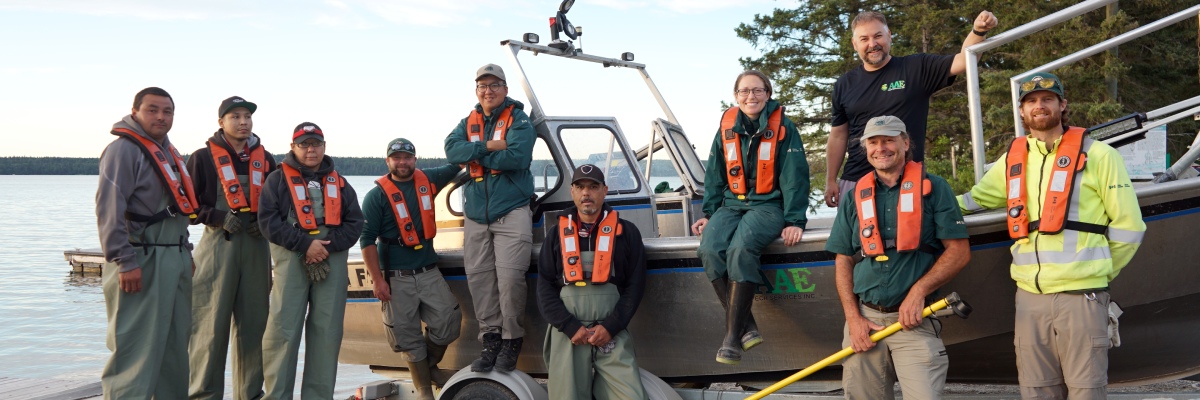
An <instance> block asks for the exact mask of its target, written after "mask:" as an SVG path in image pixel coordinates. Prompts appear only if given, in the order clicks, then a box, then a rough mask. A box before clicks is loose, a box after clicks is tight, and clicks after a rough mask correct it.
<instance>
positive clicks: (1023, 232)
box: [1005, 126, 1107, 243]
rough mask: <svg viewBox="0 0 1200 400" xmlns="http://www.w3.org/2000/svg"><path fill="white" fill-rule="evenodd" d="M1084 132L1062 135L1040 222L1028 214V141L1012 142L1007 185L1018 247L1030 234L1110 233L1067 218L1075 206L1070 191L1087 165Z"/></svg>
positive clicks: (1010, 223) (1021, 138)
mask: <svg viewBox="0 0 1200 400" xmlns="http://www.w3.org/2000/svg"><path fill="white" fill-rule="evenodd" d="M1085 132H1086V130H1085V129H1083V128H1080V127H1077V126H1072V127H1070V128H1069V129H1067V131H1066V132H1064V133H1063V136H1062V139H1061V140H1059V142H1058V149H1057V150H1056V151H1055V159H1054V167H1053V168H1052V169H1051V170H1050V185H1049V186H1048V187H1047V188H1046V192H1045V193H1044V194H1045V201H1044V202H1043V203H1042V208H1041V214H1042V215H1041V218H1039V219H1038V220H1036V221H1030V220H1029V210H1028V207H1027V206H1026V204H1027V202H1028V194H1027V192H1026V186H1025V185H1026V184H1027V182H1025V181H1024V178H1025V172H1027V168H1025V162H1026V161H1027V160H1028V157H1029V145H1028V142H1029V140H1028V137H1026V136H1019V137H1017V138H1015V139H1013V141H1012V144H1011V145H1009V147H1008V155H1007V156H1006V157H1005V164H1007V167H1008V170H1007V171H1006V180H1007V183H1008V227H1009V229H1008V236H1009V237H1010V238H1013V239H1017V242H1018V243H1027V242H1028V241H1029V232H1030V231H1033V230H1036V231H1038V232H1041V233H1043V234H1047V235H1055V234H1058V233H1062V231H1063V230H1064V229H1071V230H1077V231H1083V232H1092V233H1097V234H1101V235H1103V234H1104V233H1105V231H1106V230H1107V227H1106V226H1104V225H1098V224H1091V223H1085V222H1079V221H1068V220H1067V215H1068V214H1069V213H1070V211H1071V207H1076V206H1078V204H1073V203H1074V201H1072V199H1071V194H1072V193H1071V191H1072V190H1074V188H1075V179H1078V178H1079V177H1080V175H1081V174H1082V173H1083V168H1084V167H1085V166H1086V165H1087V153H1086V152H1084V151H1083V141H1084V136H1085V135H1084V133H1085Z"/></svg>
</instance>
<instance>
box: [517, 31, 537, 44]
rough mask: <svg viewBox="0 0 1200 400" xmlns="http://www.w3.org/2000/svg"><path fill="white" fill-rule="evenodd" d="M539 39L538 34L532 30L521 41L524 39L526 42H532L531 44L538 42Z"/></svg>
mask: <svg viewBox="0 0 1200 400" xmlns="http://www.w3.org/2000/svg"><path fill="white" fill-rule="evenodd" d="M538 39H539V38H538V35H537V34H536V33H532V32H530V33H526V34H525V36H522V37H521V41H523V42H525V43H531V44H537V42H538Z"/></svg>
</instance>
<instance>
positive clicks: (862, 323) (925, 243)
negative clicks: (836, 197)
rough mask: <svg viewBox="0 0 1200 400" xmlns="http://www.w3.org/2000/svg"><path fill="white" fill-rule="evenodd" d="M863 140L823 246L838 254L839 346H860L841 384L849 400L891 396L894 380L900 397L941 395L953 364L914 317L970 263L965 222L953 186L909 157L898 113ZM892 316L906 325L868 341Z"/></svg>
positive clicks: (875, 122)
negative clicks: (857, 172) (859, 170)
mask: <svg viewBox="0 0 1200 400" xmlns="http://www.w3.org/2000/svg"><path fill="white" fill-rule="evenodd" d="M861 141H862V146H863V148H864V149H866V155H867V161H869V162H870V163H871V166H872V167H874V170H873V171H871V172H868V173H867V174H866V175H865V176H863V177H862V178H860V179H859V180H858V182H857V183H856V186H855V187H854V189H853V190H851V191H849V192H847V193H846V194H845V195H844V196H843V197H842V201H841V203H840V204H839V205H838V214H837V217H836V218H835V219H834V225H833V229H832V231H830V233H829V241H827V242H826V243H825V249H826V250H828V251H830V252H833V253H836V254H837V258H836V260H835V261H834V263H835V268H836V271H835V280H836V282H837V289H838V297H839V298H840V299H841V303H842V312H843V313H845V315H846V331H845V336H844V338H843V339H842V346H848V347H852V348H854V352H855V353H857V354H855V355H854V356H853V357H850V358H847V359H846V361H845V362H844V363H842V387H844V388H846V398H847V399H863V400H876V399H892V398H895V393H894V392H893V386H892V382H893V381H894V380H899V381H900V390H901V392H903V393H904V397H905V398H910V399H939V398H941V396H942V389H943V388H944V387H945V386H946V371H948V370H949V368H950V361H949V359H948V357H947V356H946V346H945V344H943V343H942V339H941V338H940V337H938V330H939V329H940V323H939V322H937V321H936V320H935V319H933V318H923V317H922V316H921V314H922V310H923V309H924V308H925V306H926V305H927V304H929V302H930V300H931V297H932V296H933V295H934V294H935V292H936V291H937V289H938V288H940V287H941V286H942V285H944V284H946V282H949V281H950V280H951V279H954V276H956V275H958V273H959V271H962V269H963V267H964V266H966V265H967V261H970V259H971V250H970V245H969V244H968V241H967V238H968V237H969V235H967V225H966V224H965V223H964V222H963V218H962V213H961V212H960V211H959V210H958V207H957V204H956V203H955V201H954V191H953V190H952V189H951V188H950V184H949V183H947V182H946V180H945V179H942V177H939V176H937V175H932V174H927V173H925V167H924V166H923V165H921V163H919V162H915V161H912V152H911V149H912V144H911V142H910V138H909V135H908V131H907V128H905V126H904V122H903V121H901V120H900V118H897V117H893V116H882V117H875V118H872V119H871V120H870V121H868V122H867V126H866V128H865V129H864V130H863V135H862V139H861ZM896 322H899V323H900V324H901V325H903V326H904V330H903V331H900V332H896V333H895V334H893V335H891V336H888V337H887V338H885V339H883V340H881V341H879V342H878V343H875V342H872V341H871V338H870V335H871V334H872V333H873V332H874V331H879V330H882V329H883V328H884V327H886V326H888V325H891V324H894V323H896Z"/></svg>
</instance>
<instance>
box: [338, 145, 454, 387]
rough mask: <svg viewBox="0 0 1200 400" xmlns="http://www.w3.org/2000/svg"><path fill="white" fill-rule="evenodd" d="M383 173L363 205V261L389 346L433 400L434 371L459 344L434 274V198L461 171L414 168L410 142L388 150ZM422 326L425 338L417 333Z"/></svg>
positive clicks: (450, 296)
mask: <svg viewBox="0 0 1200 400" xmlns="http://www.w3.org/2000/svg"><path fill="white" fill-rule="evenodd" d="M386 155H387V159H386V160H387V166H388V174H387V175H384V176H383V177H380V178H379V179H376V180H375V187H374V188H371V191H369V192H367V196H366V197H365V198H364V199H363V217H364V218H365V219H366V222H365V223H364V224H363V231H362V235H361V236H360V237H359V242H358V245H359V246H360V247H361V248H362V255H363V262H364V263H365V264H366V265H367V272H368V273H370V274H371V281H372V282H373V283H374V292H375V298H377V299H379V302H380V303H381V304H382V307H383V325H384V327H385V328H386V329H385V330H386V331H387V339H388V344H389V345H390V346H391V348H392V351H394V352H403V353H404V354H405V357H406V358H407V361H408V372H409V373H410V374H411V375H412V380H413V386H415V387H416V388H417V396H418V397H419V398H420V399H421V400H433V384H432V380H431V378H432V375H431V374H432V372H433V371H434V370H436V369H437V364H438V362H440V361H441V360H442V357H443V356H445V355H446V347H447V346H449V345H450V343H451V342H454V340H455V339H458V334H459V330H460V325H461V324H462V311H461V310H459V307H458V299H455V298H454V293H451V292H450V286H449V285H447V284H446V279H445V278H443V277H442V272H441V271H439V270H438V267H437V262H438V255H437V253H435V252H434V251H433V237H434V235H437V215H436V212H435V208H434V198H436V197H437V194H438V191H439V190H441V189H442V188H444V187H446V184H447V183H450V181H451V180H452V179H454V176H455V175H457V174H458V171H459V170H462V168H461V167H459V166H457V165H453V164H449V165H444V166H441V167H436V168H425V169H417V149H416V147H415V146H413V144H412V142H410V141H408V139H395V140H392V141H391V143H388V147H387V153H386ZM422 321H424V322H425V325H426V328H425V334H424V335H422V334H421V322H422Z"/></svg>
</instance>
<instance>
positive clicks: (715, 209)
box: [692, 71, 809, 365]
mask: <svg viewBox="0 0 1200 400" xmlns="http://www.w3.org/2000/svg"><path fill="white" fill-rule="evenodd" d="M733 93H734V95H735V96H736V98H737V107H731V108H729V109H728V110H725V114H724V116H723V117H722V118H721V126H720V128H719V129H718V130H717V135H716V137H714V138H713V144H712V150H710V151H709V153H708V166H707V167H706V168H705V171H706V172H705V174H704V207H703V209H704V218H700V219H699V220H697V221H696V222H695V223H694V224H692V233H695V234H696V235H701V236H700V247H699V248H698V249H697V250H696V255H697V256H698V257H699V258H700V261H701V262H702V263H704V272H705V273H706V274H707V275H708V280H709V281H711V282H712V286H713V290H714V291H716V293H717V298H718V299H720V302H721V305H722V306H724V307H725V338H724V339H723V340H722V341H721V347H720V348H719V349H717V357H716V359H717V362H719V363H722V364H730V365H733V364H737V363H739V362H741V361H742V352H743V351H748V350H750V349H751V348H753V347H754V346H757V345H759V344H760V343H762V341H763V339H762V335H760V334H759V333H758V324H756V323H755V321H754V316H753V315H751V313H750V308H751V304H752V303H753V301H754V292H755V291H756V290H757V288H758V285H763V284H766V283H767V281H766V279H765V276H764V275H763V273H762V270H761V269H760V267H761V260H759V256H760V255H761V254H762V251H763V249H764V248H766V247H767V245H769V244H771V242H773V241H775V239H777V238H783V244H784V245H785V246H791V245H794V244H796V243H800V238H801V236H803V235H804V227H805V225H806V224H807V223H808V217H807V216H806V215H805V213H806V212H807V211H808V186H809V185H808V160H806V159H805V156H804V144H803V143H802V142H801V141H800V133H799V131H797V130H796V126H795V124H793V123H792V121H791V120H790V119H788V117H787V116H785V115H783V114H784V112H783V106H782V105H780V104H779V102H777V101H775V100H773V99H771V93H772V91H771V80H770V79H769V78H767V76H766V75H765V74H763V73H762V72H759V71H746V72H743V73H741V74H739V75H738V77H737V79H735V80H734V81H733Z"/></svg>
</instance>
